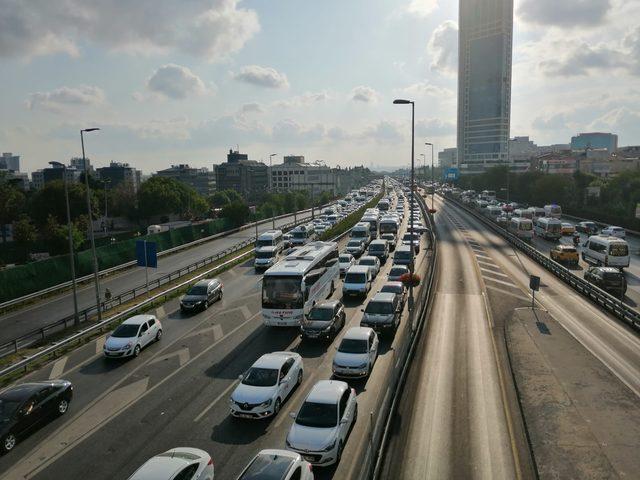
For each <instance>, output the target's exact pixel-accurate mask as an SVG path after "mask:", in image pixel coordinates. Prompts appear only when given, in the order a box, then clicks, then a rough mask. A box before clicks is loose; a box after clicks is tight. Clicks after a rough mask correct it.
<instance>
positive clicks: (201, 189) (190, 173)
mask: <svg viewBox="0 0 640 480" xmlns="http://www.w3.org/2000/svg"><path fill="white" fill-rule="evenodd" d="M156 175H158V176H160V177H168V178H173V179H175V180H177V181H178V182H180V183H184V184H185V185H188V186H190V187H191V188H193V189H194V190H195V191H196V192H198V193H199V194H200V195H204V196H205V197H208V196H209V195H212V194H213V192H214V191H215V189H216V174H215V172H212V171H211V170H209V169H208V168H194V167H190V166H189V165H187V164H180V165H171V168H166V169H164V170H159V171H158V172H157V173H156Z"/></svg>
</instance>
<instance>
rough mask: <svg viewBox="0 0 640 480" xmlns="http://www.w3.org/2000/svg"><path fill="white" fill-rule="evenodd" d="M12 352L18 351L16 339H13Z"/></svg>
mask: <svg viewBox="0 0 640 480" xmlns="http://www.w3.org/2000/svg"><path fill="white" fill-rule="evenodd" d="M13 353H18V339H17V338H16V339H15V340H14V341H13Z"/></svg>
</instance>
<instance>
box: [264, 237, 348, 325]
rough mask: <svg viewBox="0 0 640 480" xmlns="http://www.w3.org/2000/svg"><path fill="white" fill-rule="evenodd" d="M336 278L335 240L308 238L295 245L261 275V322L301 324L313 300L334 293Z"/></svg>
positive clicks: (318, 299)
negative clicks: (288, 253)
mask: <svg viewBox="0 0 640 480" xmlns="http://www.w3.org/2000/svg"><path fill="white" fill-rule="evenodd" d="M339 279H340V265H339V263H338V244H337V243H336V242H311V243H308V244H307V245H305V246H304V247H300V248H297V249H296V250H294V251H293V252H291V254H290V255H288V256H286V257H285V258H284V259H282V260H280V261H279V262H278V263H276V264H275V265H274V266H273V267H271V268H270V269H268V270H267V271H266V272H265V273H264V276H263V277H262V318H263V321H264V324H265V325H268V326H277V327H295V326H298V325H300V324H301V322H302V319H303V318H304V315H306V314H307V313H309V310H310V309H311V307H312V306H313V305H314V304H315V303H317V302H320V301H321V300H324V299H325V298H327V297H329V296H330V295H331V294H332V293H333V291H334V290H335V288H336V285H337V284H338V281H339Z"/></svg>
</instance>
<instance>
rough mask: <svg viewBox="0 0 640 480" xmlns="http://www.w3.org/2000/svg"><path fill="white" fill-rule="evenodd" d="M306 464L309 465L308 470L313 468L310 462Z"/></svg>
mask: <svg viewBox="0 0 640 480" xmlns="http://www.w3.org/2000/svg"><path fill="white" fill-rule="evenodd" d="M307 466H308V467H309V471H312V470H313V466H312V465H311V464H310V463H307Z"/></svg>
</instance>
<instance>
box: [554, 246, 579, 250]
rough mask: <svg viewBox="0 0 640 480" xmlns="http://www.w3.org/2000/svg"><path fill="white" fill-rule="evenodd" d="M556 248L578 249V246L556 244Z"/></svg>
mask: <svg viewBox="0 0 640 480" xmlns="http://www.w3.org/2000/svg"><path fill="white" fill-rule="evenodd" d="M556 248H559V249H560V250H568V249H571V250H575V249H576V247H574V246H573V245H556Z"/></svg>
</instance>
